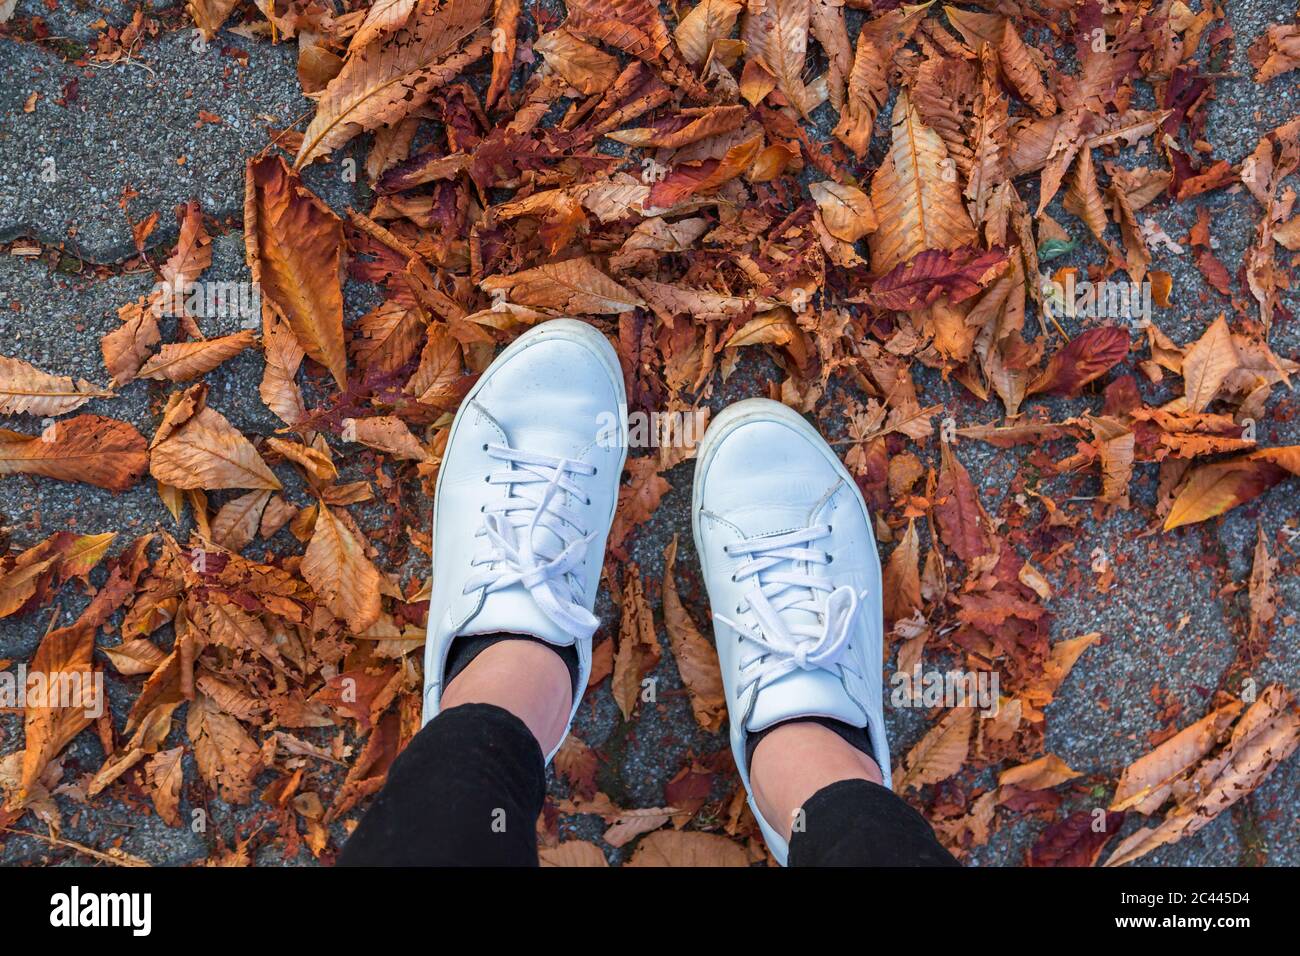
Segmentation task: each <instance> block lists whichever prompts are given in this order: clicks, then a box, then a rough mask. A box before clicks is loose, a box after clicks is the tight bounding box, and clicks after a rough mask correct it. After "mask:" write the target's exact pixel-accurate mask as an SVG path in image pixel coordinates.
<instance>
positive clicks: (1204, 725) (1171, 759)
mask: <svg viewBox="0 0 1300 956" xmlns="http://www.w3.org/2000/svg"><path fill="white" fill-rule="evenodd" d="M1240 712H1241V701H1237V700H1234V701H1229V702H1228V703H1226V704H1224V705H1223V706H1222V707H1218V708H1216V709H1214V710H1212V711H1210V712H1209V713H1208V714H1206V715H1205V716H1204V717H1202V718H1201V719H1200V720H1198V721H1196V723H1194V724H1191V725H1190V726H1187V727H1184V728H1183V729H1182V730H1180V731H1179V732H1178V733H1176V734H1174V736H1172V737H1170V738H1169V739H1168V740H1166V741H1164V743H1162V744H1160V746H1158V747H1156V748H1155V749H1154V750H1152V751H1151V752H1150V753H1148V754H1146V755H1145V756H1143V757H1139V758H1138V759H1137V760H1135V761H1133V763H1131V764H1129V765H1128V766H1127V767H1125V768H1124V772H1123V773H1122V774H1121V775H1120V778H1119V783H1118V784H1116V785H1115V796H1114V797H1113V798H1112V799H1111V802H1110V809H1111V810H1117V811H1118V810H1136V811H1137V812H1138V813H1141V814H1144V815H1146V816H1150V815H1151V814H1153V813H1155V812H1156V811H1157V810H1159V809H1160V808H1161V807H1162V806H1163V805H1164V803H1165V801H1166V800H1168V799H1169V795H1170V794H1171V793H1172V792H1173V789H1174V783H1175V782H1176V781H1177V780H1179V779H1181V778H1182V777H1184V776H1185V775H1188V774H1190V772H1191V771H1192V769H1193V768H1194V767H1195V766H1196V764H1197V763H1198V762H1200V760H1201V758H1202V757H1204V756H1205V755H1206V754H1208V753H1209V752H1210V751H1211V750H1213V749H1214V748H1215V747H1216V746H1218V745H1219V743H1221V742H1222V741H1223V738H1224V737H1225V736H1227V733H1228V728H1229V727H1231V726H1232V722H1233V721H1234V720H1236V718H1237V715H1238V714H1239V713H1240Z"/></svg>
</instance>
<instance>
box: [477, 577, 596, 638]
mask: <svg viewBox="0 0 1300 956" xmlns="http://www.w3.org/2000/svg"><path fill="white" fill-rule="evenodd" d="M499 633H505V634H528V635H531V636H532V637H536V638H540V639H541V640H543V641H546V642H547V643H548V644H557V645H559V646H561V647H563V646H566V645H569V644H572V643H573V642H574V637H573V635H572V634H567V633H565V632H564V631H562V630H561V629H560V628H558V627H557V626H556V625H555V622H554V621H552V620H551V619H550V618H549V617H547V616H546V615H545V614H543V613H542V609H541V608H540V607H538V606H537V602H536V601H535V600H533V596H532V595H531V594H530V593H529V592H528V589H527V588H526V587H524V586H523V585H522V584H512V585H511V586H510V587H508V588H502V589H501V590H500V591H493V592H491V593H490V594H487V595H486V596H485V597H484V598H483V606H482V607H481V608H480V609H479V612H478V613H477V614H475V615H474V616H473V617H472V618H470V619H469V623H468V624H466V625H465V626H464V627H463V628H461V629H460V631H459V633H458V635H457V636H459V637H469V636H471V635H474V634H499Z"/></svg>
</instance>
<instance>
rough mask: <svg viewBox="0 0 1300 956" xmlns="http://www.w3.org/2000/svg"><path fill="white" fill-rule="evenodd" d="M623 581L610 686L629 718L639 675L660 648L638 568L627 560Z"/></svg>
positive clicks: (637, 692)
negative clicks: (616, 644)
mask: <svg viewBox="0 0 1300 956" xmlns="http://www.w3.org/2000/svg"><path fill="white" fill-rule="evenodd" d="M625 574H626V580H625V581H624V582H623V622H622V624H620V625H619V629H618V652H617V653H616V654H615V655H614V676H613V681H612V683H611V690H612V691H613V693H614V703H616V704H618V709H619V711H620V712H621V713H622V714H623V719H624V720H631V719H632V714H633V713H634V712H635V711H636V705H637V701H638V700H639V699H640V697H641V690H642V688H641V679H642V678H643V677H645V675H646V674H647V673H649V672H650V670H652V669H653V668H654V667H655V666H656V665H657V664H658V663H659V657H660V654H661V653H662V651H661V650H660V647H659V641H658V639H657V638H656V637H655V623H654V616H653V615H652V614H651V613H650V605H649V604H647V603H646V599H645V590H644V589H643V587H642V585H641V570H640V568H638V567H637V566H636V565H635V564H631V563H629V564H628V565H627V566H626V569H625Z"/></svg>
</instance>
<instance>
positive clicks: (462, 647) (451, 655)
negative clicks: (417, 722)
mask: <svg viewBox="0 0 1300 956" xmlns="http://www.w3.org/2000/svg"><path fill="white" fill-rule="evenodd" d="M502 641H532V642H533V643H534V644H541V645H542V646H543V647H549V648H550V649H551V650H553V651H555V653H556V654H558V655H560V660H562V661H564V666H565V667H567V668H568V669H569V681H570V683H571V684H572V685H573V696H574V697H577V696H578V648H577V646H576V645H574V644H568V645H565V646H560V645H558V644H551V643H549V642H548V641H544V640H542V639H541V638H540V637H533V636H532V635H531V634H506V633H505V632H499V633H496V634H470V635H467V636H465V637H458V638H455V639H454V640H453V641H452V642H451V649H450V650H449V651H448V652H447V670H446V677H445V678H444V679H443V682H442V686H443V689H444V690H445V689H446V687H447V685H448V684H450V683H451V680H452V678H453V677H455V676H456V675H457V674H459V673H460V672H461V671H463V670H464V669H465V668H466V667H468V666H469V664H470V661H472V660H474V658H476V657H478V656H479V655H480V654H482V653H483V652H484V651H486V650H487V649H488V648H489V647H491V646H492V645H493V644H499V643H500V642H502Z"/></svg>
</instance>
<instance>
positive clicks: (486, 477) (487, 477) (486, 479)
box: [483, 475, 492, 485]
mask: <svg viewBox="0 0 1300 956" xmlns="http://www.w3.org/2000/svg"><path fill="white" fill-rule="evenodd" d="M491 481H492V476H491V475H484V476H483V483H484V484H485V485H486V484H490V483H491Z"/></svg>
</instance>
